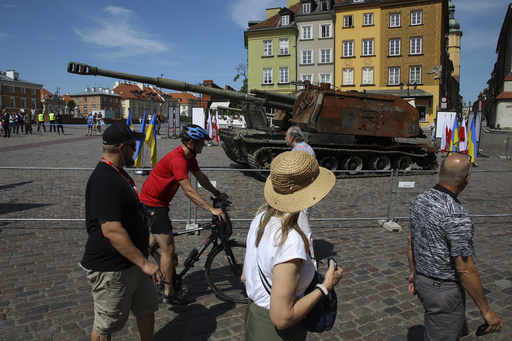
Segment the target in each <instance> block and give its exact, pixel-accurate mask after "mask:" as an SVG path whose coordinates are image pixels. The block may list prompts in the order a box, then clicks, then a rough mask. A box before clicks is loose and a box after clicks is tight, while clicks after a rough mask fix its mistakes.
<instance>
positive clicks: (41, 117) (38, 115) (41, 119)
mask: <svg viewBox="0 0 512 341" xmlns="http://www.w3.org/2000/svg"><path fill="white" fill-rule="evenodd" d="M37 119H38V120H39V122H44V115H43V114H42V113H41V114H37Z"/></svg>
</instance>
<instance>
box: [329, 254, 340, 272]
mask: <svg viewBox="0 0 512 341" xmlns="http://www.w3.org/2000/svg"><path fill="white" fill-rule="evenodd" d="M331 260H332V261H333V262H334V270H336V269H337V268H338V263H336V259H334V257H329V258H327V266H329V262H330V261H331Z"/></svg>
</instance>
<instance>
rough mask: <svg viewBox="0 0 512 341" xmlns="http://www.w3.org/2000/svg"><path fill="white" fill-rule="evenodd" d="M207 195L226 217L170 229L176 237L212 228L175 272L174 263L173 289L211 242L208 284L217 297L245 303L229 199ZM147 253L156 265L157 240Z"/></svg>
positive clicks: (239, 247) (238, 245)
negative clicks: (193, 227) (183, 229)
mask: <svg viewBox="0 0 512 341" xmlns="http://www.w3.org/2000/svg"><path fill="white" fill-rule="evenodd" d="M211 199H212V200H213V207H215V208H222V210H223V211H224V215H225V216H226V220H225V221H222V222H221V221H220V220H219V218H218V217H217V216H213V217H212V222H211V223H206V224H201V225H199V227H198V228H195V229H190V230H186V231H180V232H174V233H173V236H174V237H177V236H181V235H184V234H188V233H195V232H198V231H202V230H207V229H211V230H212V233H211V234H210V235H209V236H208V237H207V238H206V240H205V241H204V242H203V244H202V245H201V247H200V248H199V249H196V248H194V249H192V251H191V252H190V254H189V255H188V257H187V259H186V260H185V262H184V263H183V270H181V272H180V273H179V274H178V273H177V271H176V267H175V268H174V276H173V288H174V290H176V291H179V290H181V289H182V287H183V277H184V276H185V274H186V273H187V272H188V271H189V270H190V269H191V268H193V267H194V265H195V263H196V262H197V261H198V260H199V258H200V257H201V255H202V254H203V253H204V252H205V251H206V249H207V248H208V247H209V246H210V245H211V244H213V247H212V249H211V250H210V251H209V252H208V255H207V257H206V261H205V265H204V268H205V270H204V271H205V276H206V281H207V282H208V285H209V286H210V288H211V289H212V290H213V292H215V294H216V296H217V298H219V299H221V300H223V301H227V302H235V303H245V304H246V303H247V302H248V298H247V295H246V293H245V285H244V283H243V282H242V279H241V276H242V271H243V260H244V257H245V243H240V242H238V241H236V240H234V239H229V237H231V234H232V232H233V226H232V224H231V220H230V219H229V214H228V212H227V211H228V209H229V206H230V205H231V202H230V201H229V200H227V199H216V198H215V199H214V198H211ZM148 253H149V255H150V256H151V257H153V259H154V260H155V261H156V263H157V264H158V265H160V252H159V251H158V243H157V242H156V241H155V242H153V243H152V244H151V245H150V246H149V249H148ZM223 256H224V257H223ZM162 286H163V284H160V285H159V286H158V288H157V289H158V290H159V289H161V287H162Z"/></svg>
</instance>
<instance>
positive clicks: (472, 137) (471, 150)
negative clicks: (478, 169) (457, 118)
mask: <svg viewBox="0 0 512 341" xmlns="http://www.w3.org/2000/svg"><path fill="white" fill-rule="evenodd" d="M468 154H469V155H470V156H471V162H475V158H476V157H477V156H478V148H477V146H476V131H475V118H474V117H473V119H472V120H471V125H470V126H469V133H468Z"/></svg>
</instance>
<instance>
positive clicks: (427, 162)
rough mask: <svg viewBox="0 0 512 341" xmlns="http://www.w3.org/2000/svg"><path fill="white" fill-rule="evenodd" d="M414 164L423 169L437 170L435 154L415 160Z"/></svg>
mask: <svg viewBox="0 0 512 341" xmlns="http://www.w3.org/2000/svg"><path fill="white" fill-rule="evenodd" d="M416 164H417V165H418V166H420V167H421V168H423V169H436V168H437V166H438V165H437V156H436V154H429V155H427V156H425V157H418V158H416Z"/></svg>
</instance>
